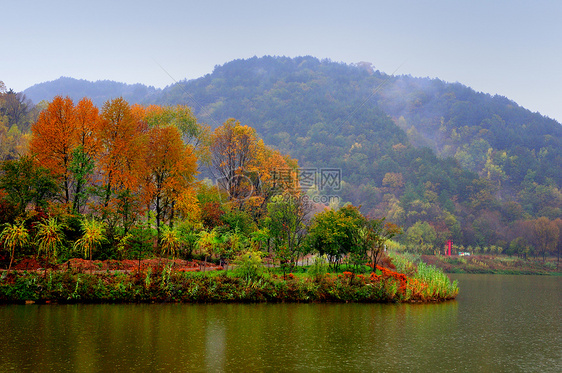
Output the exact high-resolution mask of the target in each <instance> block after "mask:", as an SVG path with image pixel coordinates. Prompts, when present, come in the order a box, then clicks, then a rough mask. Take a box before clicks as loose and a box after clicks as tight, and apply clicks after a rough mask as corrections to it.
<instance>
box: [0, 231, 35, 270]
mask: <svg viewBox="0 0 562 373" xmlns="http://www.w3.org/2000/svg"><path fill="white" fill-rule="evenodd" d="M0 243H1V245H2V246H3V247H4V248H5V249H6V250H8V252H9V253H10V265H9V267H8V271H9V270H10V269H11V268H12V263H13V261H14V256H15V253H16V248H18V249H21V248H22V247H23V246H25V245H27V244H28V243H29V232H28V231H27V228H26V227H25V226H24V222H23V221H21V222H19V223H18V224H16V223H14V224H10V223H6V224H4V229H3V230H2V233H0Z"/></svg>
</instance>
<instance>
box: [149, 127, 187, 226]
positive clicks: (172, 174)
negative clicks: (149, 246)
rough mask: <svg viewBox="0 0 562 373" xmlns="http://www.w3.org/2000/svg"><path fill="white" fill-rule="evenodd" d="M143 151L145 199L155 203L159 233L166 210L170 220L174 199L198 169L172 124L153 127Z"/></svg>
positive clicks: (180, 193) (184, 188) (185, 187)
mask: <svg viewBox="0 0 562 373" xmlns="http://www.w3.org/2000/svg"><path fill="white" fill-rule="evenodd" d="M148 149H149V151H148V152H147V154H146V158H145V159H146V163H145V171H146V176H145V180H146V193H145V196H146V198H147V202H148V203H149V204H153V205H154V209H155V212H156V229H157V231H158V234H160V224H161V221H162V219H163V217H164V216H165V212H166V210H168V211H169V214H170V218H171V220H173V212H174V205H175V201H176V200H177V198H178V197H179V196H180V195H182V193H183V192H184V191H185V190H186V189H188V188H189V187H190V185H191V183H192V182H193V180H194V175H195V173H196V170H197V158H196V157H195V154H194V152H193V147H192V146H191V145H185V144H184V142H183V141H182V139H181V134H180V132H179V130H178V128H177V127H175V126H173V125H172V126H160V125H158V126H156V127H152V128H150V130H149V131H148Z"/></svg>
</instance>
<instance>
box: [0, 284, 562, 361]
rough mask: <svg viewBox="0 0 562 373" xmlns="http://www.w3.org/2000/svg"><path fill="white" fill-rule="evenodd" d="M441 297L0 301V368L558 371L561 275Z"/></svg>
mask: <svg viewBox="0 0 562 373" xmlns="http://www.w3.org/2000/svg"><path fill="white" fill-rule="evenodd" d="M452 277H454V278H457V279H458V280H459V282H460V288H461V293H460V294H459V296H458V298H457V300H456V301H451V302H446V303H441V304H401V305H396V304H250V305H245V304H213V305H182V304H164V305H162V304H152V305H28V306H13V305H10V306H0V372H10V371H14V372H25V371H34V372H48V371H53V372H64V371H73V372H115V371H123V372H128V371H139V372H141V371H142V372H151V371H163V372H169V371H189V372H191V371H228V372H231V371H302V372H306V371H349V372H352V371H391V372H396V371H417V372H424V371H425V372H430V371H431V372H441V371H460V372H465V371H466V372H475V371H481V372H517V371H520V372H529V371H537V372H539V371H540V372H545V371H547V372H562V278H560V277H539V276H500V275H495V276H494V275H455V276H452Z"/></svg>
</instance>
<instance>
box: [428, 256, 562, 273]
mask: <svg viewBox="0 0 562 373" xmlns="http://www.w3.org/2000/svg"><path fill="white" fill-rule="evenodd" d="M420 259H421V260H422V261H423V262H425V263H426V264H429V265H433V266H435V267H437V268H440V269H442V270H443V271H444V272H446V273H482V274H484V273H488V274H510V275H558V276H560V275H562V269H558V270H557V269H556V261H555V260H553V259H551V260H548V261H546V262H543V261H542V260H539V259H527V260H525V259H520V258H515V257H508V256H491V255H474V256H464V257H462V256H456V255H454V256H441V255H422V256H421V257H420Z"/></svg>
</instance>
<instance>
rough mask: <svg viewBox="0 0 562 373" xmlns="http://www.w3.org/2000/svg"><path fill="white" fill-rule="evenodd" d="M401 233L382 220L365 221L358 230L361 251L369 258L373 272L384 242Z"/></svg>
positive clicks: (399, 229) (398, 228)
mask: <svg viewBox="0 0 562 373" xmlns="http://www.w3.org/2000/svg"><path fill="white" fill-rule="evenodd" d="M400 233H402V228H400V227H398V226H397V225H396V224H393V223H390V222H386V221H385V218H382V219H365V221H364V222H363V226H362V227H361V228H360V230H359V244H360V246H361V251H362V252H364V253H365V256H366V257H367V258H369V261H370V262H371V265H372V267H373V270H374V269H375V268H376V266H377V264H378V261H379V259H380V258H381V256H382V253H383V251H384V249H385V245H386V241H388V240H390V239H392V238H393V237H394V236H396V235H398V234H400Z"/></svg>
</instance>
